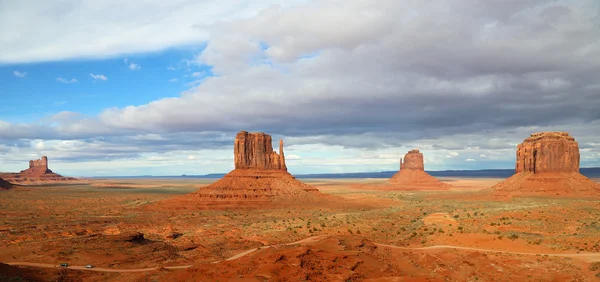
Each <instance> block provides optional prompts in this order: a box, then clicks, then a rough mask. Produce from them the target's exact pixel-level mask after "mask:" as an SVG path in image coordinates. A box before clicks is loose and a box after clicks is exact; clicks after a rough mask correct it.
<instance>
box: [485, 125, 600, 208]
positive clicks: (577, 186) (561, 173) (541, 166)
mask: <svg viewBox="0 0 600 282" xmlns="http://www.w3.org/2000/svg"><path fill="white" fill-rule="evenodd" d="M579 158H580V157H579V145H578V144H577V142H576V141H575V138H573V137H572V136H569V133H567V132H540V133H533V134H531V136H530V137H528V138H527V139H525V140H524V141H523V143H521V144H519V145H518V146H517V159H516V165H515V175H513V176H511V177H510V178H508V179H506V180H505V181H503V182H501V183H498V184H496V185H495V186H494V187H492V188H491V190H492V191H493V192H494V193H495V194H497V195H501V196H562V197H587V196H600V184H598V183H596V182H594V181H592V180H590V179H588V178H587V177H585V176H583V175H581V174H580V173H579Z"/></svg>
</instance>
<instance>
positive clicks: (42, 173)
mask: <svg viewBox="0 0 600 282" xmlns="http://www.w3.org/2000/svg"><path fill="white" fill-rule="evenodd" d="M0 176H1V177H3V178H4V179H6V180H8V181H10V182H12V183H21V184H26V183H39V182H43V183H45V182H65V181H74V180H77V179H75V178H72V177H64V176H62V175H60V174H56V173H54V172H52V170H50V169H49V168H48V157H46V156H43V157H42V158H41V159H39V160H31V161H29V168H28V169H26V170H22V171H21V172H19V173H3V174H0Z"/></svg>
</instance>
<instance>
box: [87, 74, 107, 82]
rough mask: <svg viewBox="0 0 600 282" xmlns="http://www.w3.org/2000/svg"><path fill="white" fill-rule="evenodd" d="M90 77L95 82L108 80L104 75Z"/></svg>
mask: <svg viewBox="0 0 600 282" xmlns="http://www.w3.org/2000/svg"><path fill="white" fill-rule="evenodd" d="M90 77H92V79H94V81H99V80H108V78H107V77H106V76H104V75H103V74H93V73H90Z"/></svg>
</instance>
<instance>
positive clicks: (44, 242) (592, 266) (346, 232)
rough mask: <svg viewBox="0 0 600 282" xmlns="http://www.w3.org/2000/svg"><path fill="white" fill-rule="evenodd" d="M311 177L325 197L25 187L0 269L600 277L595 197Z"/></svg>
mask: <svg viewBox="0 0 600 282" xmlns="http://www.w3.org/2000/svg"><path fill="white" fill-rule="evenodd" d="M301 180H302V181H303V182H304V183H306V184H309V185H311V186H313V187H316V188H318V190H319V191H320V192H321V193H323V194H324V195H325V196H327V197H328V198H327V200H326V201H318V202H315V203H311V204H308V205H307V204H303V203H301V202H300V203H297V204H294V203H288V204H286V205H279V206H277V205H272V206H260V207H258V206H247V207H238V208H236V207H232V208H226V209H202V208H198V209H194V208H190V207H187V208H185V209H177V208H175V207H164V205H162V206H161V205H159V204H160V203H162V202H163V200H168V199H172V198H176V197H181V196H184V195H186V194H188V193H191V192H194V191H197V190H199V189H201V188H202V187H205V186H207V185H209V184H210V183H212V182H214V181H216V179H196V178H164V179H159V178H154V179H139V178H138V179H85V180H81V181H79V182H77V183H67V184H43V185H35V184H34V185H26V186H19V187H15V188H13V189H11V190H9V191H5V192H3V194H2V197H0V262H2V264H1V266H0V280H1V281H448V280H450V281H597V280H598V279H600V244H599V242H600V204H599V201H598V199H597V198H595V199H594V198H585V197H583V198H576V197H575V198H557V197H541V196H540V197H513V198H497V197H493V196H489V195H487V194H485V193H481V192H480V191H484V190H485V189H486V188H489V187H492V186H493V185H495V184H497V183H499V182H501V181H502V180H503V179H492V178H471V179H466V178H440V180H441V181H443V182H445V183H448V184H451V188H450V189H449V190H444V191H395V190H390V189H387V186H386V184H385V182H386V179H301ZM592 180H594V181H596V182H598V179H592ZM165 202H167V203H168V202H169V201H165ZM62 263H68V264H69V267H60V266H59V265H60V264H62ZM88 264H90V265H93V266H94V268H89V269H88V268H84V266H85V265H88Z"/></svg>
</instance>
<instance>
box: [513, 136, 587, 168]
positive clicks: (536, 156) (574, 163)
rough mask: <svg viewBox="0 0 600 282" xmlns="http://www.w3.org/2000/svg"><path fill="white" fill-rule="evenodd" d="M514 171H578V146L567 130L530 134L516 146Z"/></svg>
mask: <svg viewBox="0 0 600 282" xmlns="http://www.w3.org/2000/svg"><path fill="white" fill-rule="evenodd" d="M515 170H516V171H515V172H516V173H521V172H532V173H545V172H550V173H553V172H566V173H570V172H579V146H578V145H577V142H576V141H575V138H573V137H571V136H569V133H567V132H541V133H534V134H531V136H530V137H528V138H527V139H525V141H523V143H521V144H519V145H518V146H517V164H516V169H515Z"/></svg>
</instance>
